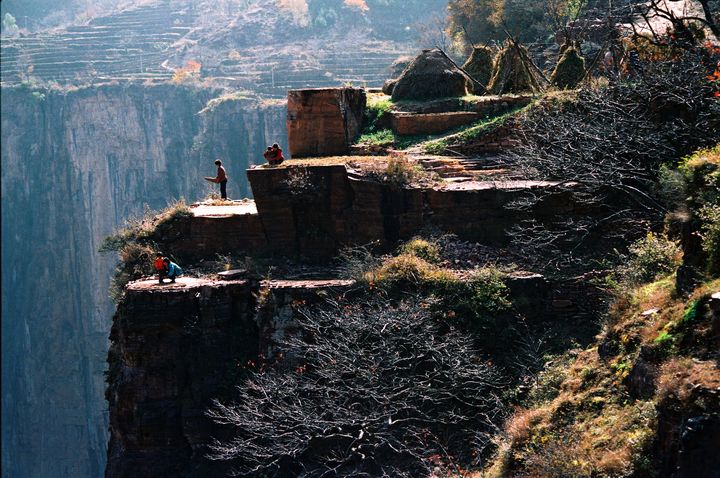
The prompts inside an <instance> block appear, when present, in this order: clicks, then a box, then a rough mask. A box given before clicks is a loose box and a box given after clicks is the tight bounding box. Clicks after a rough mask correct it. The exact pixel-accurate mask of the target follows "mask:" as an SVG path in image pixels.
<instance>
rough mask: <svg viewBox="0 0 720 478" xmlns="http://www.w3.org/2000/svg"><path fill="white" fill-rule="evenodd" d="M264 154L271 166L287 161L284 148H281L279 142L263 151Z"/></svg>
mask: <svg viewBox="0 0 720 478" xmlns="http://www.w3.org/2000/svg"><path fill="white" fill-rule="evenodd" d="M263 156H264V157H265V159H266V160H267V162H268V163H269V164H270V165H271V166H277V165H278V164H281V163H282V162H283V161H285V157H284V156H283V152H282V149H280V145H279V144H277V143H275V144H273V145H272V146H268V149H267V151H265V152H264V153H263Z"/></svg>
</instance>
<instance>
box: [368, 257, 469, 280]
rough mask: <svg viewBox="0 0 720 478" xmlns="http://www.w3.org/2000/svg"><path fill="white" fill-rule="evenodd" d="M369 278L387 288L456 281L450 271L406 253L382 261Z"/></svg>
mask: <svg viewBox="0 0 720 478" xmlns="http://www.w3.org/2000/svg"><path fill="white" fill-rule="evenodd" d="M370 279H371V281H373V282H375V283H377V284H378V285H380V286H383V287H385V288H387V289H394V288H413V289H418V288H419V289H433V288H434V287H436V286H437V285H438V284H441V283H445V282H456V281H457V277H456V276H455V275H454V274H453V273H452V272H450V271H448V270H445V269H441V268H439V267H437V266H434V265H433V264H430V263H429V262H428V261H426V260H425V259H422V258H420V257H417V256H415V255H412V254H408V253H403V254H400V255H399V256H397V257H391V258H390V259H388V260H386V261H385V262H383V263H382V264H381V265H380V267H378V268H377V269H375V271H373V272H372V276H371V278H370Z"/></svg>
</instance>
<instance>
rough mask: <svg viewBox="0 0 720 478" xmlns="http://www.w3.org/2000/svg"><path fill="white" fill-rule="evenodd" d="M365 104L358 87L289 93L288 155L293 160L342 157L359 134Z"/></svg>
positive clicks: (361, 90)
mask: <svg viewBox="0 0 720 478" xmlns="http://www.w3.org/2000/svg"><path fill="white" fill-rule="evenodd" d="M365 101H366V99H365V90H364V89H362V88H325V89H308V90H293V91H289V92H288V114H287V130H288V141H289V143H290V148H289V149H290V154H291V155H292V156H293V157H306V156H333V155H338V154H346V153H347V152H348V151H349V150H350V145H351V144H352V143H353V141H354V140H355V138H357V136H358V135H359V134H360V130H361V128H362V121H363V113H364V111H365Z"/></svg>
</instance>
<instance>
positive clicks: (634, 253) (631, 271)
mask: <svg viewBox="0 0 720 478" xmlns="http://www.w3.org/2000/svg"><path fill="white" fill-rule="evenodd" d="M629 251H630V257H629V258H628V260H627V262H626V265H625V266H624V267H623V268H622V275H623V276H624V278H625V280H626V281H627V282H628V283H630V284H642V283H648V282H652V281H654V280H656V279H658V278H660V277H661V276H663V275H667V274H669V273H671V272H673V271H674V270H675V269H676V268H677V266H678V265H679V264H680V248H679V247H678V244H677V243H676V242H674V241H671V240H669V239H667V237H665V236H657V235H655V234H653V233H652V232H648V234H647V236H645V237H644V238H643V239H640V240H638V241H635V242H634V243H633V244H632V245H631V246H630V247H629Z"/></svg>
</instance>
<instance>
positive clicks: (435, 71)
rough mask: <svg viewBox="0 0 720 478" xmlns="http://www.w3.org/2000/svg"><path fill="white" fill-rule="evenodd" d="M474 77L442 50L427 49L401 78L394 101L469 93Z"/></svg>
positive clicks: (395, 89) (394, 90)
mask: <svg viewBox="0 0 720 478" xmlns="http://www.w3.org/2000/svg"><path fill="white" fill-rule="evenodd" d="M471 84H472V80H471V79H470V78H469V77H468V76H467V75H466V74H465V73H463V72H462V71H461V70H460V69H459V68H458V67H457V66H456V65H455V64H454V63H453V62H452V60H450V59H449V58H448V57H447V56H446V55H445V53H443V52H442V51H441V50H438V49H433V50H423V52H422V53H421V54H420V55H418V57H417V58H415V59H414V60H413V61H412V63H410V65H408V67H407V68H406V69H405V71H404V72H403V74H402V75H401V76H400V78H398V81H397V84H396V85H395V88H394V89H393V92H392V99H393V101H398V100H427V99H434V98H448V97H453V96H465V95H466V94H467V93H468V89H469V87H470V85H471Z"/></svg>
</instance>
